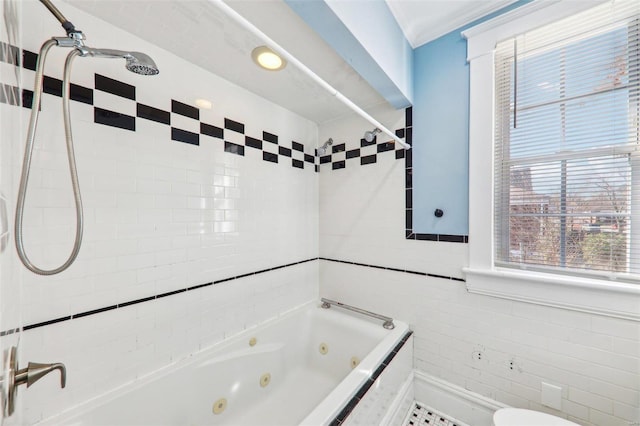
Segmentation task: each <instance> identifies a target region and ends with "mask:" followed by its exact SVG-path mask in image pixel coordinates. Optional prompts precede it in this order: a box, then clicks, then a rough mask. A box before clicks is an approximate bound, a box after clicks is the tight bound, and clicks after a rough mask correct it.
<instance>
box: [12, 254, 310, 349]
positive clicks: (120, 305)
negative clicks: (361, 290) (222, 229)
mask: <svg viewBox="0 0 640 426" xmlns="http://www.w3.org/2000/svg"><path fill="white" fill-rule="evenodd" d="M319 259H320V258H318V257H312V258H310V259H305V260H300V261H298V262H291V263H287V264H285V265H279V266H275V267H273V268H266V269H261V270H259V271H254V272H248V273H246V274H242V275H236V276H234V277H228V278H222V279H219V280H216V281H212V282H208V283H204V284H198V285H194V286H190V287H186V288H180V289H177V290H172V291H168V292H165V293H160V294H156V295H154V296H149V297H143V298H141V299H135V300H129V301H127V302H122V303H117V304H115V305H109V306H105V307H102V308H97V309H92V310H89V311H85V312H80V313H77V314H73V315H67V316H64V317H59V318H54V319H51V320H47V321H42V322H38V323H35V324H28V325H25V326H23V327H22V329H20V328H13V329H8V330H4V331H1V332H0V337H4V336H7V335H10V334H14V333H20V332H21V331H28V330H32V329H34V328H40V327H45V326H47V325H51V324H57V323H60V322H64V321H70V320H73V319H78V318H83V317H88V316H91V315H96V314H100V313H103V312H108V311H112V310H114V309H120V308H124V307H127V306H131V305H136V304H138V303H145V302H150V301H152V300H157V299H161V298H164V297H170V296H174V295H176V294H180V293H186V292H188V291H193V290H198V289H201V288H204V287H209V286H212V285H216V284H221V283H225V282H229V281H233V280H237V279H240V278H245V277H250V276H253V275H259V274H264V273H266V272H272V271H276V270H278V269H283V268H289V267H291V266H296V265H301V264H303V263H308V262H313V261H315V260H319Z"/></svg>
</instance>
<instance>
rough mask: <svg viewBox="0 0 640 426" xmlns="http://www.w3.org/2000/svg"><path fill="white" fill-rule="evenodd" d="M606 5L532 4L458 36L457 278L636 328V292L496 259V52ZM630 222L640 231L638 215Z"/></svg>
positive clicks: (485, 290) (639, 289)
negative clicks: (462, 199) (461, 225)
mask: <svg viewBox="0 0 640 426" xmlns="http://www.w3.org/2000/svg"><path fill="white" fill-rule="evenodd" d="M604 2H605V1H603V0H595V1H592V0H589V1H583V2H575V1H554V2H549V1H544V0H536V1H534V2H532V3H529V4H527V5H524V6H521V7H520V8H518V9H515V10H513V11H511V12H508V13H506V14H504V15H501V16H499V17H497V18H494V19H492V20H489V21H486V22H484V23H482V24H480V25H477V26H475V27H473V28H470V29H468V30H466V31H464V32H463V33H462V35H463V37H464V38H466V39H467V60H468V63H469V68H470V93H469V95H470V96H469V99H470V108H469V111H470V117H469V118H470V121H469V264H468V267H465V268H463V271H464V273H465V276H466V285H467V290H468V291H469V292H470V293H477V294H484V295H488V296H493V297H499V298H503V299H510V300H517V301H522V302H528V303H534V304H540V305H546V306H554V307H559V308H564V309H570V310H575V311H581V312H588V313H593V314H600V315H606V316H612V317H616V318H624V319H629V320H634V321H640V285H638V284H629V283H623V282H616V281H612V280H603V279H597V278H588V277H584V276H572V275H559V274H552V273H545V272H539V271H531V270H526V269H522V270H519V269H513V268H501V267H498V266H496V265H495V259H494V256H495V250H494V249H495V247H494V244H495V242H494V236H493V232H494V227H495V221H494V219H495V216H494V196H493V194H494V175H493V171H494V167H493V165H494V150H493V148H494V113H495V111H494V106H495V105H494V99H495V98H494V95H495V92H494V73H495V64H494V50H495V46H496V44H497V43H498V42H499V41H501V40H505V39H507V38H510V37H514V36H516V35H518V34H522V33H523V32H526V31H529V30H531V29H534V28H536V27H539V26H541V25H545V24H547V23H551V22H553V21H556V20H559V19H562V18H564V17H568V16H571V15H573V14H576V13H579V12H581V11H583V10H586V9H589V8H591V7H594V6H597V5H598V4H602V3H604ZM634 181H635V178H634ZM633 216H634V218H636V220H639V221H638V223H640V217H638V212H637V211H636V213H635V214H633ZM634 234H635V233H634ZM634 234H632V239H633V238H634Z"/></svg>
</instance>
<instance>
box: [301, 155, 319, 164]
mask: <svg viewBox="0 0 640 426" xmlns="http://www.w3.org/2000/svg"><path fill="white" fill-rule="evenodd" d="M304 161H306V162H307V163H311V164H313V163H315V162H316V160H315V158H314V157H313V155H309V154H305V155H304Z"/></svg>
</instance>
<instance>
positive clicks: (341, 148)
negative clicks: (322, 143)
mask: <svg viewBox="0 0 640 426" xmlns="http://www.w3.org/2000/svg"><path fill="white" fill-rule="evenodd" d="M345 150H346V148H345V144H343V143H341V144H340V145H334V146H332V147H331V152H332V153H334V154H335V153H336V152H344V151H345Z"/></svg>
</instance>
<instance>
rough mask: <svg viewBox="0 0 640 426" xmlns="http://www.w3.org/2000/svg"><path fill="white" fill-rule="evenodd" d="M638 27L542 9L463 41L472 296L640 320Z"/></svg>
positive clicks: (569, 8)
mask: <svg viewBox="0 0 640 426" xmlns="http://www.w3.org/2000/svg"><path fill="white" fill-rule="evenodd" d="M594 6H595V7H594ZM639 20H640V2H637V1H634V0H617V1H601V0H596V1H588V0H585V1H580V2H576V1H564V0H560V1H554V2H548V1H544V0H536V1H533V2H531V3H528V4H526V5H523V6H521V7H519V8H517V9H515V10H513V11H511V12H508V13H506V14H504V15H500V16H498V17H496V18H494V19H492V20H490V21H486V22H483V23H481V24H479V25H477V26H476V27H473V28H470V29H468V30H465V31H464V32H463V36H464V37H465V38H466V39H467V59H468V61H469V66H470V74H469V75H470V92H469V97H470V105H469V108H470V116H469V264H468V266H466V267H465V268H463V270H464V272H465V276H466V286H467V290H468V291H469V292H471V293H477V294H483V295H489V296H494V297H500V298H506V299H511V300H518V301H523V302H528V303H535V304H541V305H546V306H555V307H560V308H563V309H571V310H577V311H581V312H589V313H594V314H599V315H607V316H612V317H617V318H625V319H629V320H634V321H640V151H639V150H640V146H639V145H640V141H639V139H640V129H639V121H640V111H639V109H640V106H639V102H640V88H639V82H640V53H639V47H638V46H639V43H640V35H639V32H640V29H639ZM515 306H517V305H514V308H515Z"/></svg>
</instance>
